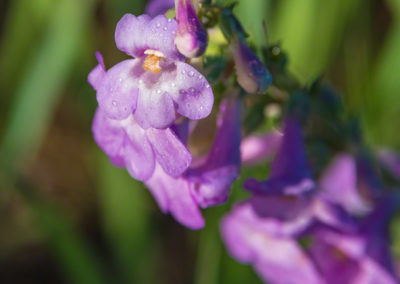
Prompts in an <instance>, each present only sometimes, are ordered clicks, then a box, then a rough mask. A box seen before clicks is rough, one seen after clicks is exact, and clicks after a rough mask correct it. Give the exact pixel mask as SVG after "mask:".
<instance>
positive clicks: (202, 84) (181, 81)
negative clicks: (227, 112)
mask: <svg viewBox="0 0 400 284" xmlns="http://www.w3.org/2000/svg"><path fill="white" fill-rule="evenodd" d="M170 72H171V74H170V75H171V78H169V79H165V80H164V82H166V83H165V84H164V88H165V90H167V91H168V93H169V94H170V95H171V97H172V99H173V100H174V102H175V103H176V105H177V108H176V110H177V112H178V113H180V114H181V115H183V116H185V117H187V118H189V119H194V120H198V119H202V118H204V117H206V116H208V115H209V114H210V112H211V109H212V106H213V103H214V96H213V91H212V89H211V87H210V85H209V84H208V82H207V80H206V79H205V78H204V76H203V75H202V74H201V73H199V72H198V71H197V70H196V69H195V68H193V67H192V66H190V65H189V64H186V63H184V62H176V70H174V72H173V71H170ZM174 75H175V76H174ZM173 76H174V77H173Z"/></svg>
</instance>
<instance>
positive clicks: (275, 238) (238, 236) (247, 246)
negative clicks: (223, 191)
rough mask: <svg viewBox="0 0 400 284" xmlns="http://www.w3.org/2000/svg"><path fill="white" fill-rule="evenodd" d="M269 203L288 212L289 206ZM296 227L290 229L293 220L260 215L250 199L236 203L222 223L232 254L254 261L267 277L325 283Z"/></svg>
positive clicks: (244, 261) (276, 281)
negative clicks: (307, 252)
mask: <svg viewBox="0 0 400 284" xmlns="http://www.w3.org/2000/svg"><path fill="white" fill-rule="evenodd" d="M280 202H285V200H284V199H282V200H280ZM280 202H279V203H280ZM290 203H291V202H290V201H289V200H288V202H287V205H289V206H290V205H291V204H290ZM268 205H271V206H273V207H274V209H275V210H271V211H275V212H278V211H279V212H280V214H282V216H285V214H286V213H285V209H287V208H288V207H287V206H281V205H279V204H274V203H272V202H271V203H268V204H267V205H266V206H265V207H266V208H267V207H268ZM279 207H280V208H279ZM296 207H297V206H296ZM300 207H301V206H300ZM289 208H290V207H289ZM282 209H284V210H282ZM296 223H297V224H296ZM300 223H301V222H299V221H296V222H295V223H292V225H293V224H294V225H295V226H294V227H293V228H298V227H299V224H300ZM300 227H302V226H300ZM297 230H298V229H291V226H290V222H289V223H285V222H279V221H278V219H275V218H266V217H260V216H259V215H258V214H257V213H256V211H255V210H254V206H253V204H251V202H243V203H240V204H238V205H236V206H235V207H234V209H233V210H232V212H231V213H229V214H228V215H227V216H225V217H224V219H223V220H222V223H221V233H222V238H223V240H224V243H225V245H226V247H227V249H228V251H229V252H230V254H231V255H232V256H233V257H234V258H235V259H237V260H238V261H240V262H242V263H246V264H252V265H253V267H254V269H255V270H256V271H257V273H258V274H259V275H260V277H261V278H262V279H263V280H264V281H266V282H268V283H278V284H279V283H282V284H286V283H294V284H295V283H299V284H300V283H301V284H303V283H307V284H313V283H315V284H320V283H323V281H321V277H320V275H319V273H318V270H317V269H316V268H315V266H314V264H313V263H312V261H311V260H310V259H309V258H308V256H307V254H306V253H305V252H304V250H303V249H302V248H301V246H300V245H299V244H298V243H297V241H296V239H295V238H294V237H293V236H292V234H293V233H294V232H296V231H297Z"/></svg>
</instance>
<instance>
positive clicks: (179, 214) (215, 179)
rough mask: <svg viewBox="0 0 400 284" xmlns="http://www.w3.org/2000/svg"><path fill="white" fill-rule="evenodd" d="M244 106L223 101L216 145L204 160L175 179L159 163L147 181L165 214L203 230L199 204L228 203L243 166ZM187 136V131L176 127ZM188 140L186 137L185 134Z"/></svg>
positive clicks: (234, 101) (232, 101) (205, 205)
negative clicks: (242, 116)
mask: <svg viewBox="0 0 400 284" xmlns="http://www.w3.org/2000/svg"><path fill="white" fill-rule="evenodd" d="M240 108H241V104H240V102H239V101H237V100H224V101H222V103H221V108H220V115H219V119H218V123H217V126H218V131H217V135H216V138H215V141H214V144H213V146H212V148H211V150H210V152H209V153H208V155H207V157H205V158H204V159H202V163H201V164H199V165H197V166H196V167H193V168H190V169H189V170H188V171H187V172H186V173H184V174H183V175H182V176H180V177H177V178H173V177H171V176H169V175H167V174H165V172H164V171H162V170H160V169H159V168H158V166H156V171H155V172H154V175H153V176H152V177H151V178H150V179H149V180H147V181H146V182H145V184H146V186H147V187H148V188H149V190H150V191H151V192H152V194H153V195H154V197H155V199H156V200H157V202H158V204H159V206H160V207H161V209H162V210H163V212H164V213H168V212H170V213H171V214H172V215H173V216H174V217H175V219H176V220H177V221H178V222H180V223H182V224H183V225H185V226H187V227H189V228H192V229H200V228H202V227H203V226H204V219H203V217H202V216H201V212H200V210H199V207H202V208H205V207H208V206H212V205H216V204H220V203H222V202H224V201H225V200H226V199H227V197H228V195H229V191H230V186H231V184H232V183H233V182H234V181H235V179H236V178H237V177H238V175H239V169H240V153H239V145H240ZM176 132H179V133H183V136H186V133H187V131H185V130H182V129H176ZM181 139H182V140H185V137H181Z"/></svg>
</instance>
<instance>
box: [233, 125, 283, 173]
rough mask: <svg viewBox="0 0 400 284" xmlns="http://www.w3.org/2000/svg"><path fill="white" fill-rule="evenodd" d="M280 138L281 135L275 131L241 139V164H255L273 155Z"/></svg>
mask: <svg viewBox="0 0 400 284" xmlns="http://www.w3.org/2000/svg"><path fill="white" fill-rule="evenodd" d="M281 138H282V135H281V134H280V133H278V132H276V131H275V132H270V133H266V134H262V135H253V136H249V137H246V138H245V139H243V141H242V143H241V144H240V153H241V157H242V162H243V164H244V165H246V166H252V165H257V164H260V163H262V162H264V161H265V160H267V159H268V158H270V157H271V156H273V155H274V154H275V152H276V151H277V149H278V148H279V145H280V142H281V140H282V139H281Z"/></svg>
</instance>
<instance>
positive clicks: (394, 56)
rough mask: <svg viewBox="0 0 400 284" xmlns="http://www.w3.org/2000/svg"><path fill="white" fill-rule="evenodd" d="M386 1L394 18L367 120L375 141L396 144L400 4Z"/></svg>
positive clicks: (397, 139) (374, 76) (384, 48)
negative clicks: (394, 129)
mask: <svg viewBox="0 0 400 284" xmlns="http://www.w3.org/2000/svg"><path fill="white" fill-rule="evenodd" d="M388 2H389V4H391V5H390V7H391V12H392V14H393V18H394V19H393V23H392V26H391V28H390V30H389V33H388V35H387V37H386V40H385V43H384V46H383V48H382V51H381V52H380V57H379V58H378V62H377V66H376V68H375V70H374V71H375V72H374V73H373V76H372V78H374V81H373V86H372V95H374V96H373V101H372V102H371V104H370V108H369V110H370V112H371V113H370V114H369V117H368V118H369V120H368V123H369V127H371V128H372V130H373V140H374V143H375V144H378V145H382V144H387V145H390V146H396V147H399V146H400V140H399V135H398V134H397V132H396V131H393V126H394V125H398V124H399V123H400V119H399V113H400V104H398V103H396V102H398V100H399V90H400V80H399V72H398V70H399V67H400V52H399V51H400V3H399V1H397V0H392V1H388Z"/></svg>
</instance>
